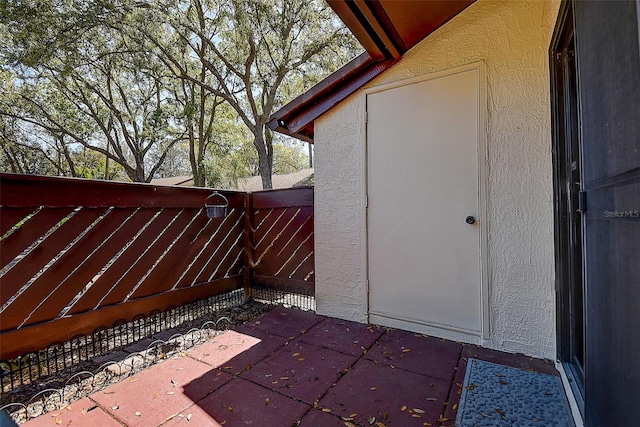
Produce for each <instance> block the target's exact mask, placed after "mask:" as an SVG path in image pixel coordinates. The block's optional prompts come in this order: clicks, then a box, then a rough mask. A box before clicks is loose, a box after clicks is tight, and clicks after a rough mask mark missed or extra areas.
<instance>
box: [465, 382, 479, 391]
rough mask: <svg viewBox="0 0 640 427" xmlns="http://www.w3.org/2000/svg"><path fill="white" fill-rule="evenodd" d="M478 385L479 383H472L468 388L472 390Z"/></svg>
mask: <svg viewBox="0 0 640 427" xmlns="http://www.w3.org/2000/svg"><path fill="white" fill-rule="evenodd" d="M476 387H478V384H471V385H468V386H467V390H469V391H471V390H473V389H474V388H476Z"/></svg>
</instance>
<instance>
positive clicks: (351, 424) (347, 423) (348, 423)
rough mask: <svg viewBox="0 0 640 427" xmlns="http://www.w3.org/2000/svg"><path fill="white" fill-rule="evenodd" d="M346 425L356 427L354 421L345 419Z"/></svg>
mask: <svg viewBox="0 0 640 427" xmlns="http://www.w3.org/2000/svg"><path fill="white" fill-rule="evenodd" d="M344 425H345V426H347V427H356V425H355V424H354V423H350V422H349V421H345V423H344Z"/></svg>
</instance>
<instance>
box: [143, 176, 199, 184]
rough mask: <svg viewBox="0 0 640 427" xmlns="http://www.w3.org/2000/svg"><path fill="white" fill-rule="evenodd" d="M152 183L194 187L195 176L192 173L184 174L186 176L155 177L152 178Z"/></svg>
mask: <svg viewBox="0 0 640 427" xmlns="http://www.w3.org/2000/svg"><path fill="white" fill-rule="evenodd" d="M151 184H156V185H178V186H180V187H193V177H192V176H191V175H184V176H171V177H169V178H155V179H152V180H151Z"/></svg>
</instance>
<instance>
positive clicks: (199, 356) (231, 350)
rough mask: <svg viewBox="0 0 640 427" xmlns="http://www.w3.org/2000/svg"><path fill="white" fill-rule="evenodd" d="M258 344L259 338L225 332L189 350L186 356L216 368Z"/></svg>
mask: <svg viewBox="0 0 640 427" xmlns="http://www.w3.org/2000/svg"><path fill="white" fill-rule="evenodd" d="M259 343H260V338H257V337H253V336H251V335H247V334H243V333H239V332H236V331H226V332H224V333H223V334H220V335H218V336H216V337H215V338H213V339H211V340H209V341H207V342H206V343H204V344H201V345H198V346H196V347H193V348H191V349H190V350H188V351H187V355H188V356H189V357H192V358H193V359H195V360H197V361H199V362H203V363H206V364H207V365H210V366H212V367H214V368H218V367H220V366H223V365H224V364H225V363H227V362H228V361H230V360H231V359H233V358H234V357H236V356H238V355H239V354H242V353H244V352H245V351H248V350H249V349H251V348H252V347H253V346H255V345H258V344H259Z"/></svg>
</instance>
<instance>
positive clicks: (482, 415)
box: [456, 359, 574, 427]
mask: <svg viewBox="0 0 640 427" xmlns="http://www.w3.org/2000/svg"><path fill="white" fill-rule="evenodd" d="M456 426H457V427H504V426H518V427H549V426H556V427H573V426H574V423H573V417H572V416H571V410H570V408H569V403H568V402H567V398H566V396H565V394H564V390H563V388H562V382H561V381H560V378H558V377H554V376H553V375H547V374H540V373H537V372H529V371H524V370H522V369H516V368H510V367H508V366H503V365H496V364H495V363H489V362H484V361H482V360H477V359H469V362H468V363H467V372H466V374H465V376H464V384H463V386H462V396H461V397H460V404H459V405H458V415H457V417H456Z"/></svg>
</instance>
